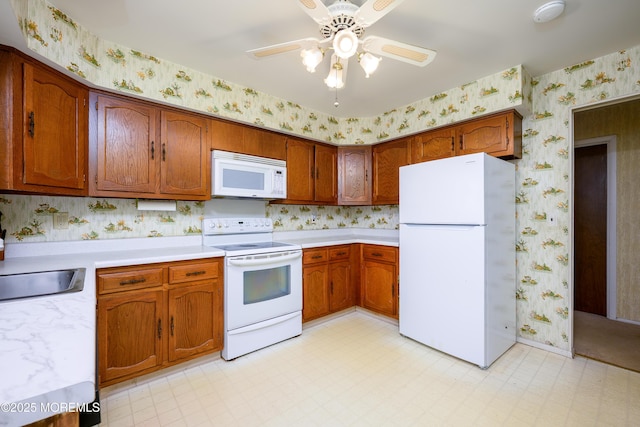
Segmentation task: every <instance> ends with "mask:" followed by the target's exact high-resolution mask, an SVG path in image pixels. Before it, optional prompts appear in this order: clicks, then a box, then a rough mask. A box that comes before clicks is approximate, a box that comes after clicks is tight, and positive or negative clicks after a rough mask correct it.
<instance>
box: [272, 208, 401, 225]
mask: <svg viewBox="0 0 640 427" xmlns="http://www.w3.org/2000/svg"><path fill="white" fill-rule="evenodd" d="M267 216H268V217H270V218H271V219H272V220H273V226H274V229H275V231H299V230H327V229H340V228H376V229H382V230H385V229H391V230H395V229H397V228H398V206H397V205H384V206H315V205H311V206H306V205H301V206H298V205H267Z"/></svg>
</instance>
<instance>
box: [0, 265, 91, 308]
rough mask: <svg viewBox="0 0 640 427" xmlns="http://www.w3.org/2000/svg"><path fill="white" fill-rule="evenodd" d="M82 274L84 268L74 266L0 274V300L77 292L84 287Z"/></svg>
mask: <svg viewBox="0 0 640 427" xmlns="http://www.w3.org/2000/svg"><path fill="white" fill-rule="evenodd" d="M84 274H85V269H84V268H76V269H70V270H56V271H40V272H37V273H20V274H8V275H4V276H0V301H6V300H13V299H18V298H29V297H37V296H42V295H53V294H61V293H66V292H79V291H81V290H82V288H83V287H84Z"/></svg>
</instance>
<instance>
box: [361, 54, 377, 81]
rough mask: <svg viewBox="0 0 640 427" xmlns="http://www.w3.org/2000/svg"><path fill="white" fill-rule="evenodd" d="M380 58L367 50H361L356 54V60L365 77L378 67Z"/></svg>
mask: <svg viewBox="0 0 640 427" xmlns="http://www.w3.org/2000/svg"><path fill="white" fill-rule="evenodd" d="M381 60H382V58H378V57H377V56H374V55H372V54H370V53H369V52H362V53H360V54H359V55H358V62H360V66H361V67H362V69H363V70H364V74H365V75H364V76H365V77H366V78H367V79H368V78H369V76H370V75H371V74H373V73H374V72H375V71H376V70H377V69H378V65H379V64H380V61H381Z"/></svg>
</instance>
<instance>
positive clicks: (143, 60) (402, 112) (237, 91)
mask: <svg viewBox="0 0 640 427" xmlns="http://www.w3.org/2000/svg"><path fill="white" fill-rule="evenodd" d="M11 1H12V4H13V6H14V11H15V12H16V16H17V19H18V21H19V23H20V27H21V29H22V31H23V33H24V36H25V39H26V41H27V45H28V47H29V48H30V49H31V50H33V51H34V52H36V53H39V54H41V55H43V56H45V57H47V58H48V59H50V60H51V61H53V62H55V63H57V64H58V65H59V66H60V67H63V68H64V69H66V70H67V71H69V72H71V73H73V74H75V75H76V76H77V77H78V78H79V79H80V80H86V81H87V82H90V83H91V84H93V85H97V86H101V87H103V88H105V89H108V90H114V91H119V92H122V93H124V94H132V95H136V96H141V97H144V98H148V99H150V100H156V101H162V102H166V103H171V104H174V105H176V106H178V107H180V106H182V107H189V108H190V109H193V110H196V111H200V112H203V113H208V114H211V115H213V116H217V117H224V118H229V119H232V120H235V121H239V122H245V123H249V124H253V125H256V126H260V127H264V128H269V129H271V130H276V131H279V132H284V133H291V134H297V135H301V136H303V137H306V138H309V139H315V140H318V141H324V142H329V143H333V144H371V143H375V142H379V141H383V140H387V139H393V138H398V137H401V136H404V135H409V134H411V133H415V132H418V131H421V130H423V129H426V128H431V127H435V126H441V125H444V124H448V123H453V122H456V121H459V120H462V119H466V118H469V117H473V116H476V115H482V114H487V113H491V112H495V111H500V110H505V109H513V108H518V109H519V110H521V111H520V112H521V113H522V114H524V113H525V112H527V111H530V108H529V107H530V106H529V105H528V103H529V100H528V99H526V98H525V96H524V94H523V92H524V91H523V80H524V79H525V77H526V72H525V71H524V70H523V69H522V66H520V65H517V66H514V67H512V68H509V69H507V70H504V71H501V72H498V73H496V74H494V75H492V76H488V77H485V78H481V79H478V80H476V81H473V82H469V83H467V84H464V85H462V86H460V87H457V88H454V89H451V90H449V91H447V92H443V93H440V94H436V95H434V96H432V97H430V98H428V99H424V100H421V101H418V102H416V103H414V104H410V105H407V106H403V107H398V108H396V109H393V110H391V111H386V112H383V113H381V114H380V115H379V116H376V117H367V118H357V117H347V118H341V117H334V116H329V115H327V114H324V113H321V112H318V111H313V110H310V109H308V108H305V107H304V106H301V105H298V104H294V103H291V102H288V101H286V100H283V99H279V98H276V97H274V96H271V95H269V94H266V93H261V92H258V91H256V90H255V89H252V88H248V87H243V86H239V85H237V84H234V83H233V82H228V81H224V80H222V79H219V78H217V77H215V76H212V75H207V74H205V73H202V72H199V71H196V70H192V69H189V68H187V67H184V66H181V65H179V64H174V63H171V62H168V61H165V60H163V59H162V58H158V57H155V56H153V53H152V52H140V51H138V50H136V49H135V46H133V47H128V46H121V45H118V44H116V43H112V42H110V41H108V40H102V39H99V38H98V37H96V36H95V35H93V34H91V33H90V32H89V31H88V30H87V29H85V28H84V27H83V26H82V23H78V22H75V21H74V20H73V17H71V16H68V15H66V14H65V13H64V12H63V11H61V10H59V9H56V8H55V7H54V6H52V5H50V4H49V3H47V2H46V1H44V0H11Z"/></svg>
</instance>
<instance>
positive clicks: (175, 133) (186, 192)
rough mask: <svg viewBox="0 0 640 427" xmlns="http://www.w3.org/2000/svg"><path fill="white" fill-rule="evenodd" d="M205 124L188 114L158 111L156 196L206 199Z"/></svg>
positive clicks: (206, 138) (208, 182)
mask: <svg viewBox="0 0 640 427" xmlns="http://www.w3.org/2000/svg"><path fill="white" fill-rule="evenodd" d="M208 124H209V120H208V119H206V118H204V117H196V116H193V115H191V114H183V113H177V112H173V111H162V113H161V122H160V135H161V138H162V139H161V140H162V145H161V146H160V147H158V148H159V152H158V153H156V154H155V155H158V157H159V159H160V193H162V194H172V195H177V196H180V195H183V196H194V197H193V198H194V199H195V198H200V199H204V198H209V196H210V194H209V193H210V192H209V190H208V189H209V188H210V181H211V178H210V173H209V164H210V160H209V158H210V157H211V156H210V149H209V147H210V146H211V143H210V141H209V131H208Z"/></svg>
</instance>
